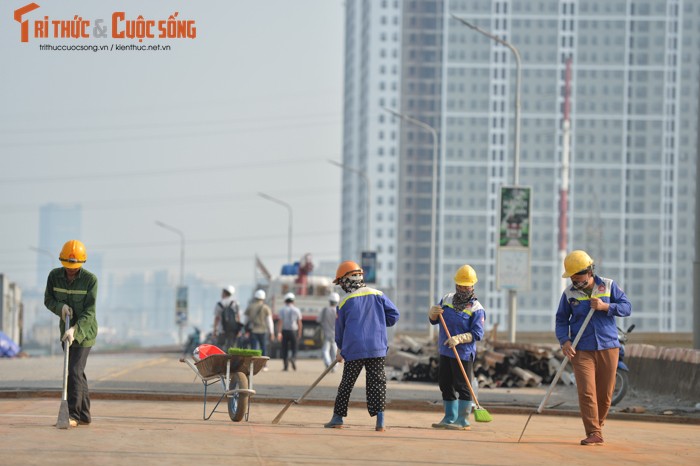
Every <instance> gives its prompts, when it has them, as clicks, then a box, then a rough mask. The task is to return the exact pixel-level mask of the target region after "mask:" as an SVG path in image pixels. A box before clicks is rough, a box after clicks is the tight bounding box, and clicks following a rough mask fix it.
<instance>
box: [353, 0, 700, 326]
mask: <svg viewBox="0 0 700 466" xmlns="http://www.w3.org/2000/svg"><path fill="white" fill-rule="evenodd" d="M351 3H352V6H351V5H350V4H351ZM367 3H370V2H348V7H347V8H348V17H350V16H351V13H352V14H353V15H357V12H358V10H362V13H363V14H364V15H365V16H370V17H369V18H364V16H363V19H362V24H367V25H371V24H374V22H375V21H377V20H378V19H379V20H380V18H381V16H382V10H381V8H379V7H377V6H376V5H380V4H381V3H382V2H373V3H372V5H371V6H368V5H366V4H367ZM375 3H376V5H375ZM384 3H387V4H390V5H391V6H394V7H395V8H396V10H397V11H396V12H395V14H396V15H397V16H399V17H400V18H401V30H400V31H398V36H399V37H400V38H401V40H400V44H401V50H400V52H399V54H400V57H401V60H400V63H399V70H400V71H399V75H400V79H399V81H400V88H401V92H400V94H399V95H398V98H399V99H400V108H399V110H400V111H401V112H402V113H404V114H407V115H410V116H411V117H413V118H415V119H417V120H420V121H423V122H424V123H426V124H428V125H430V126H431V127H433V128H434V129H435V130H436V131H437V132H438V134H439V140H440V144H439V160H440V162H439V190H438V192H439V197H438V216H437V224H438V229H437V230H438V233H437V270H436V277H437V285H436V294H438V295H439V294H440V293H442V292H444V291H447V290H450V289H452V288H453V282H452V276H453V274H454V271H455V270H456V269H457V268H458V267H459V266H460V265H461V264H463V263H470V264H471V265H473V266H474V268H475V269H476V271H477V273H478V275H479V283H478V285H477V295H478V296H479V298H480V300H481V301H482V302H483V304H484V306H485V308H486V310H487V318H488V325H493V324H495V323H497V322H498V323H500V327H499V328H500V329H505V328H507V326H508V319H507V315H508V304H507V302H506V301H507V300H506V294H505V291H503V290H498V289H497V284H496V276H497V265H496V260H497V238H498V235H499V228H500V227H499V224H500V219H499V217H498V215H499V205H498V201H499V192H500V187H501V186H503V185H508V184H511V183H512V180H513V175H514V173H513V167H514V163H513V162H514V155H513V154H514V144H515V140H514V137H515V131H514V128H515V124H516V121H515V108H516V107H515V91H516V81H517V78H516V67H515V60H514V54H513V53H512V52H511V51H510V50H509V49H508V48H506V47H505V46H503V45H500V44H499V43H497V42H496V41H495V40H492V39H490V38H488V37H486V36H485V35H482V34H480V33H479V32H478V31H476V30H474V29H472V28H469V27H467V26H466V25H464V24H462V23H461V22H459V21H457V20H455V19H454V18H452V16H451V15H452V14H454V15H456V16H458V17H460V18H463V19H465V20H467V21H469V22H470V23H472V24H475V25H476V26H478V27H479V28H481V29H483V30H484V31H488V32H489V33H490V34H493V35H495V36H497V37H499V38H501V39H503V40H506V41H507V42H509V43H510V44H512V45H513V46H515V47H516V48H517V50H518V51H519V53H520V56H521V58H522V61H521V62H522V67H521V69H522V77H521V80H520V85H521V86H520V87H521V91H522V92H521V100H520V102H521V115H520V123H521V138H520V143H521V150H520V164H519V173H518V178H519V184H520V185H524V186H531V187H532V213H531V215H532V224H531V245H530V258H531V259H530V263H531V269H530V276H531V280H530V289H529V290H528V291H520V292H518V295H517V312H518V323H517V329H518V330H536V329H537V330H541V329H543V328H551V327H552V325H553V314H554V310H555V309H556V306H557V304H558V301H559V297H560V296H561V291H562V283H561V278H560V275H561V272H562V267H563V266H562V264H561V263H560V259H559V257H558V251H557V250H558V241H557V236H558V231H559V226H558V221H559V215H560V213H559V197H560V194H559V189H560V183H561V178H562V175H561V155H562V151H563V147H562V140H563V137H562V136H563V134H562V127H563V125H562V120H563V106H564V105H563V104H564V93H563V89H564V86H565V77H566V72H565V70H566V63H567V61H568V60H570V61H571V80H570V89H571V97H570V99H571V101H570V102H571V107H570V108H571V112H570V121H571V135H572V137H571V152H570V153H571V162H570V168H569V176H570V186H569V196H568V222H567V225H568V235H567V240H568V249H569V250H572V249H585V250H587V251H588V252H589V253H590V254H591V256H593V258H594V260H596V263H597V271H598V272H599V273H600V274H601V275H603V276H608V277H610V278H613V279H615V280H616V281H617V282H618V283H620V284H621V286H622V287H623V288H624V289H625V291H626V293H627V294H628V295H629V297H630V299H631V300H632V303H633V309H634V312H633V318H632V319H633V321H634V322H635V323H636V324H637V325H638V327H639V328H641V329H643V330H647V331H661V332H667V331H670V332H672V331H689V330H690V329H691V323H692V276H693V274H692V271H693V270H692V261H693V257H694V250H693V249H694V244H693V240H694V215H695V186H696V180H695V174H696V163H697V158H698V140H697V134H698V123H699V121H698V112H697V108H698V103H699V98H698V96H699V92H698V84H699V83H700V80H699V79H698V78H699V70H700V67H699V65H700V57H699V54H698V53H697V44H698V42H699V39H700V4H697V2H690V1H681V0H587V1H576V0H548V1H529V0H479V1H466V0H462V1H456V0H455V1H436V0H415V1H404V2H400V3H398V4H397V3H396V2H384ZM358 4H360V5H362V6H361V7H360V6H358ZM351 10H352V11H351ZM398 10H400V11H398ZM354 21H359V20H358V19H357V18H355V20H354ZM351 23H352V21H351V20H350V19H348V25H350V24H351ZM358 31H363V30H362V29H357V28H351V27H348V28H347V34H348V39H347V44H349V45H348V46H347V47H348V48H350V45H352V44H355V48H353V53H360V54H364V57H357V56H353V57H352V58H353V63H355V64H357V63H368V64H370V63H373V62H372V61H371V59H370V57H371V56H374V55H375V54H376V53H378V50H377V47H381V43H380V42H372V41H367V42H364V43H363V45H364V46H363V47H359V46H357V44H356V42H357V41H358V40H360V39H359V37H358V36H356V35H355V36H353V33H357V32H358ZM350 55H351V54H349V56H350ZM350 66H351V65H349V64H346V69H347V67H350ZM374 77H375V76H374V75H373V74H371V73H370V72H369V71H368V72H364V73H363V72H361V71H360V72H359V73H357V74H350V73H348V74H346V94H347V93H348V92H349V91H348V90H349V89H354V86H365V87H368V88H371V89H372V90H374V88H377V87H378V84H379V82H378V80H376V79H374ZM360 88H362V87H360ZM365 97H368V96H365ZM348 102H349V101H348V99H347V95H346V119H348V118H353V119H354V120H353V121H354V123H353V127H355V126H357V127H361V128H364V127H367V128H373V129H374V131H373V132H371V133H368V134H363V133H361V132H358V133H356V132H351V131H348V126H346V132H345V152H344V157H345V159H344V160H345V162H346V163H351V162H353V159H351V156H354V154H355V153H356V152H353V151H352V150H350V148H352V147H354V145H355V144H359V145H360V147H363V148H367V147H371V143H370V142H368V141H374V142H375V143H377V144H379V143H380V142H381V141H382V139H381V138H380V133H379V131H378V129H379V128H380V125H381V123H380V121H379V119H378V115H375V114H372V113H368V112H369V110H370V109H371V108H372V106H373V105H374V102H373V101H372V100H371V97H370V101H369V104H368V105H366V106H362V105H361V104H362V102H354V101H353V102H352V104H353V105H354V106H349V105H348ZM357 105H360V106H359V107H358V106H357ZM346 123H347V122H346ZM359 135H362V136H363V138H364V139H363V138H360V137H358V136H359ZM384 141H386V140H384ZM396 143H397V144H398V146H397V148H398V149H399V153H398V155H397V157H396V158H395V159H393V160H394V162H395V163H396V165H397V171H398V177H397V178H396V179H395V183H396V184H395V186H396V187H395V189H394V190H393V191H392V192H391V194H393V195H394V196H397V199H398V211H397V212H396V220H395V223H394V228H395V231H396V243H395V246H396V249H395V253H394V254H392V255H391V258H392V260H393V261H395V268H396V269H397V271H398V272H399V273H398V274H396V275H395V276H396V285H397V288H398V290H399V294H398V304H399V307H400V309H401V310H402V311H404V313H408V314H409V315H410V314H411V313H416V316H417V317H416V322H417V323H420V325H423V324H422V322H423V314H425V310H426V309H427V305H428V302H429V301H430V297H429V296H428V294H429V293H428V290H429V276H430V270H429V257H430V208H431V195H430V192H431V189H430V184H431V181H432V177H431V175H432V157H431V154H432V142H431V137H430V134H429V133H427V132H426V131H425V130H424V129H422V128H420V127H417V126H415V125H410V124H403V125H401V130H400V138H399V141H397V142H396ZM385 150H386V147H385ZM367 158H369V159H372V158H375V159H377V160H378V158H379V157H378V155H377V154H374V153H371V154H369V155H368V157H367ZM355 166H357V165H356V164H355ZM367 168H368V169H369V172H370V177H372V179H373V180H375V182H376V181H377V180H378V179H379V178H380V176H381V173H380V172H379V171H378V170H376V167H372V166H369V167H367ZM391 194H390V193H389V192H387V194H386V195H391ZM360 196H361V191H360V188H359V187H357V186H354V185H346V186H344V199H343V206H344V209H343V215H344V222H345V223H344V224H343V235H344V236H343V245H344V247H343V252H344V253H345V252H346V251H347V250H349V248H350V245H351V244H352V243H351V242H349V241H350V240H349V239H348V238H350V237H351V236H353V235H354V236H357V235H359V234H360V232H359V231H358V228H361V226H360V225H357V224H356V222H352V221H350V222H348V221H347V219H348V218H350V217H352V215H356V214H357V211H358V209H359V208H360V204H359V202H358V198H359V197H360ZM353 200H354V201H355V203H353V202H352V201H353ZM378 205H379V201H378V197H377V194H375V193H372V209H375V208H376V206H378ZM353 212H354V213H353ZM373 212H374V210H373ZM386 228H389V225H387V226H386ZM385 231H386V230H385ZM373 240H374V239H373ZM387 260H389V259H388V258H385V257H382V256H381V255H380V256H379V261H380V262H383V261H387ZM381 265H382V267H383V266H384V264H381ZM438 298H439V296H438ZM410 321H411V320H410V319H409V322H410Z"/></svg>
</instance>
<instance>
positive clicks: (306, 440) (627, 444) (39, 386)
mask: <svg viewBox="0 0 700 466" xmlns="http://www.w3.org/2000/svg"><path fill="white" fill-rule="evenodd" d="M177 358H178V356H177V355H173V354H152V355H143V354H140V355H128V354H124V355H106V354H99V353H95V354H93V355H91V357H90V359H89V362H88V367H87V370H86V372H87V375H88V378H89V382H90V386H91V391H92V400H93V401H92V413H93V423H92V424H91V425H90V426H79V427H77V428H72V429H68V430H60V429H57V428H55V427H53V424H54V423H55V422H56V419H57V416H58V409H59V406H60V384H61V376H62V374H61V370H62V358H61V357H58V356H57V357H46V358H28V359H12V360H0V455H1V457H0V463H2V464H3V465H5V464H7V465H14V464H17V465H20V464H21V465H26V464H41V465H45V464H52V465H54V464H55V465H59V464H71V465H74V464H76V463H85V462H86V461H89V462H91V463H92V464H129V465H132V464H169V465H171V464H188V465H192V464H217V463H218V464H245V465H248V464H265V465H277V464H334V465H335V464H477V465H482V464H484V465H500V464H504V465H506V464H507V465H512V464H523V465H529V464H533V465H535V464H536V465H547V464H567V465H569V464H585V465H590V464H600V465H607V464H615V465H625V464H640V465H641V464H644V465H649V464H659V465H669V464H671V465H675V464H693V465H696V464H700V425H699V424H698V420H697V418H693V417H687V416H683V415H682V413H680V414H679V413H676V414H674V415H672V416H668V417H664V416H659V415H652V416H649V415H633V414H626V415H625V414H622V413H614V414H613V415H612V416H611V418H610V419H609V420H608V422H607V425H606V427H605V432H604V434H605V439H606V445H605V446H602V447H584V446H580V445H579V441H580V440H581V439H582V438H583V437H584V433H583V427H582V423H581V420H580V419H579V418H578V416H577V410H576V400H575V394H574V393H573V389H572V388H571V387H563V386H561V387H560V388H557V390H556V391H555V394H554V395H553V397H552V401H551V403H563V404H562V405H561V406H559V407H557V409H556V410H554V409H552V410H546V411H545V414H535V415H533V416H532V419H531V421H530V423H529V425H528V427H527V430H526V431H525V435H524V437H523V440H522V442H521V443H517V440H518V437H519V436H520V433H521V432H522V430H523V427H524V426H525V422H526V420H527V417H528V414H529V413H532V412H533V411H534V408H535V407H536V406H537V405H538V404H539V402H540V401H541V399H542V396H543V394H544V392H545V390H546V387H535V388H529V389H513V390H506V389H493V390H484V389H482V390H480V393H479V397H480V401H481V402H482V404H483V405H484V407H486V408H487V409H488V410H489V412H491V414H492V415H493V417H494V421H493V422H491V423H475V422H472V429H471V431H468V432H457V431H455V432H453V431H445V430H437V429H432V428H430V424H431V423H433V422H436V421H437V420H439V419H440V418H441V417H442V415H441V406H440V399H439V398H440V395H439V391H438V389H437V386H435V385H434V384H429V383H415V382H400V381H390V382H389V384H388V398H389V400H390V403H389V404H388V407H387V415H386V418H387V426H388V430H387V431H386V432H383V433H379V432H375V431H374V427H373V426H374V420H373V419H371V418H370V417H369V415H368V414H367V411H366V408H365V406H364V403H363V401H364V380H363V379H364V378H363V376H361V378H360V379H359V380H358V384H357V386H356V388H355V390H354V392H353V397H352V400H353V403H352V404H351V407H350V412H349V416H348V417H347V418H346V425H347V426H348V427H347V428H345V429H342V430H336V429H324V428H323V423H325V422H327V421H328V420H329V419H330V417H331V414H332V409H333V408H332V403H333V399H334V397H335V391H336V388H337V385H338V382H339V381H340V371H336V372H335V373H331V374H329V375H328V376H327V377H326V379H324V380H323V381H322V382H321V383H320V384H319V387H317V389H315V390H314V391H313V392H312V393H311V394H310V396H309V397H308V403H306V402H305V403H302V404H300V405H292V406H291V408H290V409H289V410H288V411H287V412H286V413H285V415H284V417H283V418H282V421H281V422H280V424H277V425H272V424H271V421H272V419H273V418H274V417H275V416H276V415H277V413H279V412H280V410H281V409H282V407H283V406H284V402H286V401H289V400H293V399H296V398H298V397H299V396H300V395H301V394H302V393H303V392H304V391H305V390H306V388H307V387H308V386H310V385H311V383H312V382H313V381H314V380H315V379H316V378H317V377H318V375H320V373H321V372H322V370H323V364H322V363H321V362H320V361H319V360H317V359H316V360H314V359H310V360H300V361H299V362H298V364H297V366H298V369H299V370H298V371H290V372H283V371H282V370H281V362H280V361H279V360H272V361H270V362H269V365H270V369H269V371H266V372H260V373H259V374H258V375H256V376H255V377H254V388H255V390H256V391H257V394H256V395H255V397H254V398H253V402H252V404H251V412H250V419H249V421H248V422H236V423H234V422H232V421H231V420H230V419H229V416H228V413H227V412H226V408H225V407H224V406H222V407H220V408H219V410H218V412H215V413H214V414H213V416H212V418H211V419H210V420H208V421H204V420H202V411H203V388H202V384H201V382H199V380H198V379H196V377H195V374H194V373H193V371H192V370H191V369H190V368H189V367H188V366H186V365H184V364H182V363H180V362H178V361H177ZM217 389H218V391H217ZM211 391H214V392H215V393H221V390H220V389H219V387H218V385H214V386H212V387H211ZM209 399H210V400H211V399H213V398H211V397H210V398H209ZM211 406H213V405H212V404H210V403H208V404H207V407H208V408H210V407H211ZM552 414H556V415H552ZM660 421H673V422H660Z"/></svg>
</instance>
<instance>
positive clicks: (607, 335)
mask: <svg viewBox="0 0 700 466" xmlns="http://www.w3.org/2000/svg"><path fill="white" fill-rule="evenodd" d="M564 270H565V271H564V274H563V275H562V278H571V286H570V287H567V288H566V289H565V290H564V292H563V293H562V295H561V300H560V301H559V308H558V309H557V316H556V325H555V331H556V335H557V339H558V340H559V343H560V344H561V349H562V352H563V353H564V356H566V357H568V358H569V359H570V360H571V364H572V365H573V366H574V376H575V377H576V389H577V390H578V404H579V409H580V411H581V419H582V420H583V426H584V428H585V430H586V438H585V439H583V440H581V445H602V444H603V430H602V429H603V424H604V423H605V418H606V417H607V416H608V410H609V409H610V403H611V401H612V394H613V390H614V389H615V371H616V370H617V360H618V357H619V355H620V342H619V341H618V338H617V323H616V322H615V317H627V316H629V315H630V314H631V313H632V304H631V303H630V302H629V300H628V299H627V296H626V295H625V292H624V291H622V289H621V288H620V287H619V286H617V283H615V282H614V281H612V280H611V279H609V278H603V277H599V276H598V275H596V274H595V267H594V265H593V259H591V257H590V256H589V255H588V254H587V253H586V252H585V251H581V250H577V251H572V252H570V253H569V254H568V255H567V256H566V258H565V259H564ZM591 309H593V310H594V311H596V312H594V313H593V316H592V317H591V320H590V322H589V323H588V326H587V327H586V328H585V329H584V331H583V335H582V336H581V338H580V339H579V341H578V345H577V347H576V348H574V347H573V346H572V344H571V341H572V340H573V339H575V338H576V335H577V334H578V332H579V330H580V329H581V327H582V326H583V322H584V320H586V316H587V315H588V313H589V311H590V310H591Z"/></svg>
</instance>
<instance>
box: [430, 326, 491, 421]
mask: <svg viewBox="0 0 700 466" xmlns="http://www.w3.org/2000/svg"><path fill="white" fill-rule="evenodd" d="M438 317H440V323H441V324H442V329H443V330H444V331H445V334H446V335H447V338H448V339H450V338H452V337H451V336H450V331H449V330H447V324H446V323H445V319H444V318H443V317H442V314H438ZM452 351H454V353H455V358H457V364H459V369H460V370H461V371H462V375H463V376H464V380H465V381H466V382H467V388H469V393H471V395H472V400H474V404H475V405H476V407H477V408H480V407H481V405H479V400H477V399H476V394H475V393H474V389H473V388H472V384H471V382H469V376H468V375H467V371H465V370H464V365H463V364H462V360H461V359H459V353H458V352H457V347H456V346H453V347H452Z"/></svg>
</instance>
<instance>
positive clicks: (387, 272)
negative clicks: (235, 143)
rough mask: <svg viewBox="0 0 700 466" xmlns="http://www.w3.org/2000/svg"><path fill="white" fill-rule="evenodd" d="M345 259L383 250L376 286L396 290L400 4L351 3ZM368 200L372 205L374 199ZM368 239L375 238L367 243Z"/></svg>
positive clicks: (348, 16) (347, 51) (345, 143)
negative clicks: (391, 111) (394, 114)
mask: <svg viewBox="0 0 700 466" xmlns="http://www.w3.org/2000/svg"><path fill="white" fill-rule="evenodd" d="M345 5H346V26H345V31H346V32H345V35H346V36H345V96H344V102H345V104H344V105H345V108H344V114H345V115H344V120H345V121H344V136H343V164H344V165H345V166H346V167H348V168H347V169H343V183H342V187H343V188H342V189H343V196H342V219H341V222H342V225H341V227H342V230H343V234H342V239H341V242H342V243H341V256H342V258H341V259H342V260H354V261H356V262H360V258H361V253H362V251H365V250H373V251H376V252H377V262H378V269H377V284H378V286H380V287H382V288H394V287H395V286H396V270H397V268H396V266H397V239H398V234H399V233H398V225H399V224H398V218H397V212H398V193H399V190H398V178H399V175H398V172H399V157H398V155H399V144H398V138H399V134H398V130H399V125H398V122H397V121H396V120H395V119H394V118H393V117H392V116H391V115H390V114H389V113H387V112H386V111H385V110H383V108H385V107H386V108H394V109H395V108H397V107H398V105H399V96H400V90H399V85H400V82H399V67H400V63H401V60H400V53H401V42H400V30H401V2H400V1H398V0H392V1H388V0H382V1H376V2H355V1H352V2H346V4H345ZM368 196H369V198H370V199H369V200H368ZM368 236H369V237H368Z"/></svg>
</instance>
